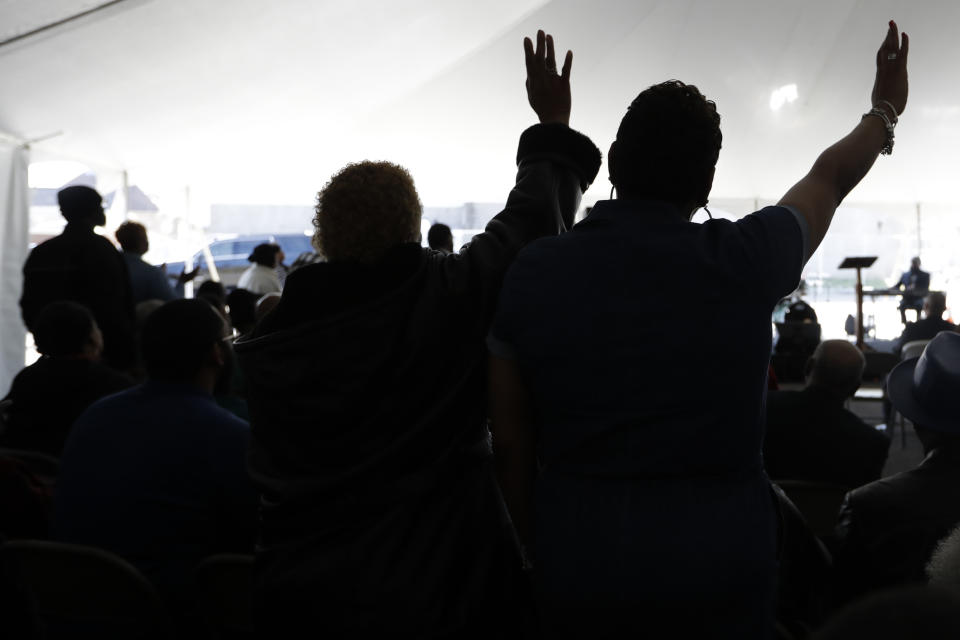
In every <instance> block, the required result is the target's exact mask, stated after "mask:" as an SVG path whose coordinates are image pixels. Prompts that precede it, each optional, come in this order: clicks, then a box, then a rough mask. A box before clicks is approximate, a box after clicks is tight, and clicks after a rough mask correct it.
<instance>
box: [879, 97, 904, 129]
mask: <svg viewBox="0 0 960 640" xmlns="http://www.w3.org/2000/svg"><path fill="white" fill-rule="evenodd" d="M879 104H885V105H887V106H888V107H890V113H892V114H893V124H894V125H896V124H897V122H899V121H900V116H899V115H898V114H897V108H896V107H895V106H893V103H892V102H890V101H889V100H877V104H875V105H873V106H877V105H879ZM888 115H889V114H888Z"/></svg>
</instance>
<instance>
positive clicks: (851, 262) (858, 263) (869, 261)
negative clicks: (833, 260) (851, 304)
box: [839, 256, 877, 350]
mask: <svg viewBox="0 0 960 640" xmlns="http://www.w3.org/2000/svg"><path fill="white" fill-rule="evenodd" d="M876 261H877V256H870V257H863V258H846V259H845V260H844V261H843V262H841V263H840V267H839V268H840V269H856V270H857V347H858V348H859V349H861V350H862V349H863V279H862V278H861V277H860V270H861V269H866V268H867V267H869V266H871V265H873V263H874V262H876Z"/></svg>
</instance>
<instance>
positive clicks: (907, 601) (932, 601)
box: [812, 586, 960, 640]
mask: <svg viewBox="0 0 960 640" xmlns="http://www.w3.org/2000/svg"><path fill="white" fill-rule="evenodd" d="M903 638H923V639H924V640H952V639H954V638H960V594H958V593H956V592H955V591H953V590H950V589H944V588H937V587H926V586H911V587H904V588H900V589H893V590H889V591H881V592H878V593H875V594H873V595H870V596H867V597H866V598H864V599H863V600H860V601H858V602H855V603H853V604H852V605H850V606H848V607H847V608H845V609H843V610H841V611H840V612H839V613H837V614H836V615H835V616H834V617H833V618H831V619H830V620H829V621H828V622H827V624H825V625H824V626H823V628H822V629H820V630H819V631H818V632H817V633H816V634H814V635H813V636H812V640H902V639H903Z"/></svg>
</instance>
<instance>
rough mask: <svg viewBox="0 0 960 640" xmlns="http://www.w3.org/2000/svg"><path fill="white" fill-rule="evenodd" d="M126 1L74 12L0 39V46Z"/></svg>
mask: <svg viewBox="0 0 960 640" xmlns="http://www.w3.org/2000/svg"><path fill="white" fill-rule="evenodd" d="M125 1H126V0H110V2H105V3H103V4H101V5H98V6H96V7H92V8H90V9H87V10H86V11H81V12H80V13H77V14H74V15H72V16H67V17H66V18H63V19H62V20H57V21H56V22H51V23H50V24H45V25H43V26H42V27H37V28H36V29H32V30H30V31H27V32H26V33H21V34H20V35H16V36H13V37H12V38H7V39H6V40H3V41H0V47H5V46H7V45H10V44H13V43H14V42H19V41H20V40H24V39H26V38H29V37H31V36H35V35H37V34H39V33H43V32H44V31H49V30H50V29H55V28H56V27H59V26H61V25H65V24H68V23H70V22H73V21H74V20H79V19H80V18H83V17H85V16H89V15H90V14H92V13H96V12H97V11H102V10H103V9H107V8H109V7H112V6H113V5H115V4H120V3H121V2H125Z"/></svg>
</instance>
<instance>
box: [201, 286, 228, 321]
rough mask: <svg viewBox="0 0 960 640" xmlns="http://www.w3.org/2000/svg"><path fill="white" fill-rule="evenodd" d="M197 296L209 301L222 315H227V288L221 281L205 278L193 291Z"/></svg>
mask: <svg viewBox="0 0 960 640" xmlns="http://www.w3.org/2000/svg"><path fill="white" fill-rule="evenodd" d="M193 296H194V297H195V298H201V299H203V300H206V301H207V302H209V303H210V304H211V305H212V306H213V308H214V309H216V310H217V311H219V312H220V315H223V316H226V313H227V312H226V306H227V290H226V289H225V288H224V286H223V284H222V283H220V282H215V281H214V280H205V281H204V282H203V283H202V284H201V285H200V286H199V287H197V289H196V291H194V292H193Z"/></svg>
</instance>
